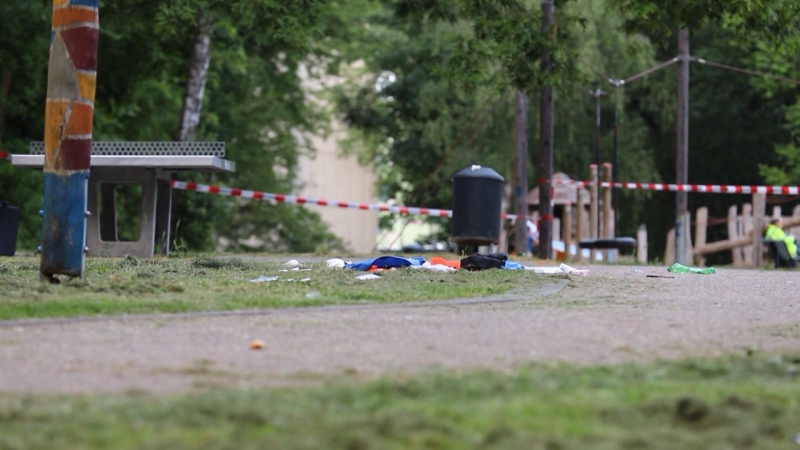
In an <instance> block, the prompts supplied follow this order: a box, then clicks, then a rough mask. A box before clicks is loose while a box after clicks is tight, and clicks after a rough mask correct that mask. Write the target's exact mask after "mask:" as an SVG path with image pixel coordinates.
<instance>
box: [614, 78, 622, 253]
mask: <svg viewBox="0 0 800 450" xmlns="http://www.w3.org/2000/svg"><path fill="white" fill-rule="evenodd" d="M611 83H612V84H613V85H614V150H613V152H614V153H613V156H612V159H611V164H613V166H612V173H611V181H612V182H613V183H616V182H617V181H619V179H618V172H617V171H618V170H619V169H618V167H619V157H618V153H619V87H620V86H621V85H622V80H611ZM612 192H613V194H612V195H613V196H614V198H613V200H612V203H611V205H612V206H613V208H614V237H616V236H617V224H618V223H619V221H618V220H617V219H618V217H619V189H616V188H614V189H613V190H612Z"/></svg>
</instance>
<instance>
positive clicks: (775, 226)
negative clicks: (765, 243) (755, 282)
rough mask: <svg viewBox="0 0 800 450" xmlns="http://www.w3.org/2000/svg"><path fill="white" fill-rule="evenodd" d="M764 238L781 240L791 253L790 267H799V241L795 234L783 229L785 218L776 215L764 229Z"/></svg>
mask: <svg viewBox="0 0 800 450" xmlns="http://www.w3.org/2000/svg"><path fill="white" fill-rule="evenodd" d="M764 238H765V239H769V240H771V241H781V242H783V244H784V245H785V246H786V251H787V252H788V253H789V258H790V259H791V261H789V267H791V268H795V267H797V241H796V240H795V238H794V236H792V235H790V234H786V233H784V231H783V218H781V217H775V218H773V219H772V220H770V221H769V225H767V229H766V230H764Z"/></svg>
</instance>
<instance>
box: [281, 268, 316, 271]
mask: <svg viewBox="0 0 800 450" xmlns="http://www.w3.org/2000/svg"><path fill="white" fill-rule="evenodd" d="M310 271H311V269H301V268H299V267H295V268H294V269H281V270H279V271H278V272H310Z"/></svg>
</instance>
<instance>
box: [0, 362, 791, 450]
mask: <svg viewBox="0 0 800 450" xmlns="http://www.w3.org/2000/svg"><path fill="white" fill-rule="evenodd" d="M798 373H800V359H798V358H791V357H789V358H787V357H783V358H777V357H776V358H762V357H735V358H733V357H731V358H725V359H720V360H713V361H684V362H678V363H657V364H649V365H623V366H611V367H590V368H581V367H574V366H566V365H540V366H533V367H529V368H525V369H521V370H518V371H515V372H513V373H512V374H499V373H496V372H490V371H484V372H475V373H468V374H460V375H459V374H452V373H432V374H425V375H419V376H415V377H409V378H400V379H398V378H394V379H382V380H377V381H364V380H360V379H359V378H357V377H350V378H347V379H343V380H338V381H335V382H332V383H331V384H329V385H327V386H324V387H318V388H284V389H273V390H232V391H205V392H199V393H195V394H188V395H175V396H151V395H146V394H141V393H139V394H136V393H131V394H127V395H91V396H89V395H87V396H56V395H44V394H40V395H16V394H15V395H0V449H4V450H5V449H23V448H24V449H38V448H42V449H45V448H47V449H49V448H85V449H94V448H115V449H133V448H152V449H183V448H203V449H234V448H235V449H348V450H349V449H365V450H366V449H407V448H422V449H467V448H471V449H510V450H514V449H520V450H522V449H525V450H527V449H561V450H570V449H576V450H578V449H580V450H583V449H652V450H660V449H698V450H699V449H703V450H715V449H720V450H722V449H745V448H752V449H759V450H770V449H791V448H796V447H797V444H796V443H794V442H793V440H794V439H795V436H796V435H797V433H800V403H799V402H800V380H799V379H798Z"/></svg>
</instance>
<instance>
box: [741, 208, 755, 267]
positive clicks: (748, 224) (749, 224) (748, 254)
mask: <svg viewBox="0 0 800 450" xmlns="http://www.w3.org/2000/svg"><path fill="white" fill-rule="evenodd" d="M741 224H742V226H741V228H740V230H742V236H747V235H748V234H750V233H752V231H753V205H751V204H750V203H745V204H744V205H742V215H741ZM742 255H743V257H744V258H743V259H744V265H745V266H746V267H754V264H753V246H752V245H748V246H746V247H744V248H742Z"/></svg>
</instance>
